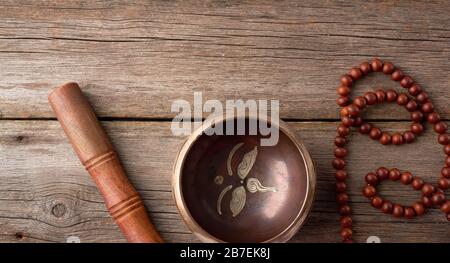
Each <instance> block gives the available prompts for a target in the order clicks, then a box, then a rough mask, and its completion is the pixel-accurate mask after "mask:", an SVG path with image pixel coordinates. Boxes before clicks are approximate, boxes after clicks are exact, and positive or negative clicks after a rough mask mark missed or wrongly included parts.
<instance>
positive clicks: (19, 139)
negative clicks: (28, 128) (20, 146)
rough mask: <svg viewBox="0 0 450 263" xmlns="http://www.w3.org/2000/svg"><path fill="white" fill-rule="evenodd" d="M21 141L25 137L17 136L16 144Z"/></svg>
mask: <svg viewBox="0 0 450 263" xmlns="http://www.w3.org/2000/svg"><path fill="white" fill-rule="evenodd" d="M23 139H25V136H22V135H19V136H17V137H16V141H18V142H21V141H23Z"/></svg>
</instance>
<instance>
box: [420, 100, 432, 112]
mask: <svg viewBox="0 0 450 263" xmlns="http://www.w3.org/2000/svg"><path fill="white" fill-rule="evenodd" d="M421 110H422V112H423V113H431V112H433V111H434V105H433V103H431V102H426V103H424V104H423V105H422V107H421Z"/></svg>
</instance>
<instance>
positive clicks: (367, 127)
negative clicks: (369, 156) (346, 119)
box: [359, 122, 372, 134]
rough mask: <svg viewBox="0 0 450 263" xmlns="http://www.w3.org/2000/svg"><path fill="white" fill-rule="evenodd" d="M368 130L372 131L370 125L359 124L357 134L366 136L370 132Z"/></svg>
mask: <svg viewBox="0 0 450 263" xmlns="http://www.w3.org/2000/svg"><path fill="white" fill-rule="evenodd" d="M370 129H372V125H370V123H367V122H365V123H363V124H361V126H360V127H359V132H360V133H361V134H368V133H369V132H370Z"/></svg>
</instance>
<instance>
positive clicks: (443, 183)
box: [438, 178, 450, 190]
mask: <svg viewBox="0 0 450 263" xmlns="http://www.w3.org/2000/svg"><path fill="white" fill-rule="evenodd" d="M438 186H439V189H442V190H447V189H449V188H450V179H447V178H439V181H438Z"/></svg>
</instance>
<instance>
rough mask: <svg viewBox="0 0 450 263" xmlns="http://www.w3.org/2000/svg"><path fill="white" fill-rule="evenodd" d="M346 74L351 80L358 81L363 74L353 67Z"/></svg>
mask: <svg viewBox="0 0 450 263" xmlns="http://www.w3.org/2000/svg"><path fill="white" fill-rule="evenodd" d="M348 74H349V75H350V76H351V77H352V79H353V80H358V79H360V78H361V76H362V74H363V73H362V72H361V70H360V69H359V68H356V67H354V68H352V69H350V72H349V73H348Z"/></svg>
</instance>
